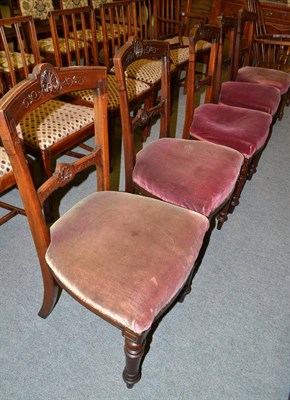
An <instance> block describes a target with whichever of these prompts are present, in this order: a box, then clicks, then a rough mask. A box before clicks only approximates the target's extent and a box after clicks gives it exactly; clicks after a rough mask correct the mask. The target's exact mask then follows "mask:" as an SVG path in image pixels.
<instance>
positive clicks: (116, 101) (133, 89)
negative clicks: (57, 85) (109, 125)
mask: <svg viewBox="0 0 290 400" xmlns="http://www.w3.org/2000/svg"><path fill="white" fill-rule="evenodd" d="M107 78H108V93H109V96H108V97H109V99H108V109H109V110H110V111H114V110H116V109H118V108H119V107H120V98H119V91H118V87H117V82H116V78H115V76H114V75H110V74H108V75H107ZM149 89H150V86H149V85H147V83H145V82H141V81H136V80H135V79H130V78H127V90H128V92H127V93H128V100H129V101H130V100H133V99H134V98H135V97H136V96H138V95H140V94H141V93H143V92H146V91H147V90H149ZM70 95H72V96H74V97H77V98H81V99H82V100H85V101H88V102H90V103H91V102H93V93H92V91H90V90H79V91H77V92H72V93H70Z"/></svg>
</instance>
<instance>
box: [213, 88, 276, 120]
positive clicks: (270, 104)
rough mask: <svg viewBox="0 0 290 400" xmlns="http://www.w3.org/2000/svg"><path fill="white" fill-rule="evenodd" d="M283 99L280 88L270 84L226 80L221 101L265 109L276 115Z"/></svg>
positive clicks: (255, 108) (243, 106)
mask: <svg viewBox="0 0 290 400" xmlns="http://www.w3.org/2000/svg"><path fill="white" fill-rule="evenodd" d="M280 100H281V94H280V90H279V89H278V88H276V87H273V86H269V85H260V84H259V83H251V82H237V81H236V82H232V81H228V82H224V83H223V84H222V86H221V91H220V97H219V103H221V104H225V105H228V106H234V107H242V108H248V109H251V110H257V111H263V112H266V113H268V114H271V115H272V117H274V116H275V114H276V112H277V110H278V107H279V104H280Z"/></svg>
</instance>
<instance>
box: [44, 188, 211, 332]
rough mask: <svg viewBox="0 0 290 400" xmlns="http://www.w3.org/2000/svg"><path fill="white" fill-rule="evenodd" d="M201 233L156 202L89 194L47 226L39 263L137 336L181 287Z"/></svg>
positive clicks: (202, 224) (188, 218)
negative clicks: (43, 257)
mask: <svg viewBox="0 0 290 400" xmlns="http://www.w3.org/2000/svg"><path fill="white" fill-rule="evenodd" d="M208 227H209V223H208V220H207V218H205V217H204V216H202V215H200V214H197V213H194V212H192V211H189V210H185V209H182V208H180V207H175V206H172V205H170V204H167V203H164V202H161V201H159V200H154V199H150V198H146V197H143V196H138V195H133V194H129V193H118V192H97V193H94V194H92V195H91V196H89V197H87V198H85V199H84V200H82V201H81V202H79V203H78V204H77V205H75V206H74V207H73V208H72V209H71V210H70V211H68V212H67V213H66V214H65V215H64V216H62V217H61V218H60V219H59V220H58V221H57V222H56V223H55V224H54V225H53V226H52V228H51V243H50V246H49V248H48V251H47V254H46V260H47V262H48V264H49V265H50V268H51V269H52V271H53V273H54V274H55V276H56V277H57V278H59V279H60V280H61V282H62V283H63V284H64V285H65V286H66V287H67V288H68V289H69V290H70V291H72V292H73V293H74V294H75V295H76V297H77V298H78V299H81V300H82V301H84V302H85V303H87V304H88V305H90V306H91V307H93V308H94V309H95V310H96V312H97V313H101V314H103V315H104V316H105V317H108V318H110V319H112V320H113V321H116V323H117V324H118V325H119V326H120V327H127V328H129V329H131V330H132V331H134V332H136V333H142V332H143V331H146V330H147V329H148V328H149V327H150V326H151V324H152V322H153V321H154V319H155V317H156V315H157V314H158V313H159V312H160V310H162V309H163V308H164V307H165V306H166V305H168V304H169V303H170V301H171V300H172V299H173V298H174V296H175V295H176V294H177V293H178V291H179V290H180V288H181V287H182V286H183V285H184V283H185V282H186V280H187V278H188V276H189V274H190V271H191V270H192V267H193V265H194V262H195V260H196V258H197V256H198V253H199V250H200V247H201V245H202V242H203V237H204V234H205V232H206V231H207V229H208Z"/></svg>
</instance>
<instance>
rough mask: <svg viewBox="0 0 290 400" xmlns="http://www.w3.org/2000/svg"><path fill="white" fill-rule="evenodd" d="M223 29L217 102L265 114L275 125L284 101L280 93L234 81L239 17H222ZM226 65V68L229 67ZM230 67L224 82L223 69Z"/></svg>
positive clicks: (219, 21) (216, 90)
mask: <svg viewBox="0 0 290 400" xmlns="http://www.w3.org/2000/svg"><path fill="white" fill-rule="evenodd" d="M218 25H219V26H220V27H221V35H220V43H219V50H218V60H217V69H216V74H215V77H216V84H215V93H214V102H218V103H221V104H226V105H229V106H235V107H242V108H248V109H252V110H258V111H264V112H266V113H269V114H271V115H272V117H273V123H274V122H275V121H276V119H277V117H278V112H277V111H278V109H279V105H280V101H281V94H280V91H279V90H278V89H277V88H275V87H273V86H269V85H267V84H266V85H261V84H259V83H252V82H237V81H235V80H234V73H233V68H234V64H235V46H237V44H236V35H237V27H238V17H224V16H222V15H221V16H219V17H218ZM225 64H226V65H225ZM224 68H226V80H225V81H223V79H222V75H223V69H224Z"/></svg>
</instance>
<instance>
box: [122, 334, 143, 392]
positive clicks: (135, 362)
mask: <svg viewBox="0 0 290 400" xmlns="http://www.w3.org/2000/svg"><path fill="white" fill-rule="evenodd" d="M145 342H146V340H145V339H144V340H143V341H142V342H141V343H135V342H133V341H131V340H130V339H127V338H126V339H125V347H124V350H125V356H126V366H125V368H124V371H123V379H124V381H125V383H126V385H127V387H128V388H129V389H131V388H132V387H133V386H134V385H135V383H137V382H139V381H140V379H141V360H142V357H143V355H144V348H145Z"/></svg>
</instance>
